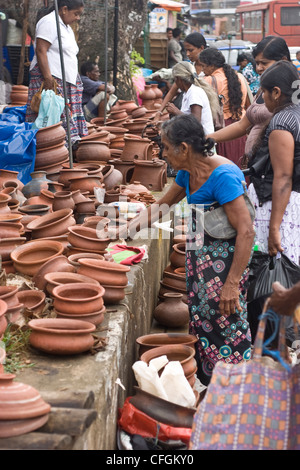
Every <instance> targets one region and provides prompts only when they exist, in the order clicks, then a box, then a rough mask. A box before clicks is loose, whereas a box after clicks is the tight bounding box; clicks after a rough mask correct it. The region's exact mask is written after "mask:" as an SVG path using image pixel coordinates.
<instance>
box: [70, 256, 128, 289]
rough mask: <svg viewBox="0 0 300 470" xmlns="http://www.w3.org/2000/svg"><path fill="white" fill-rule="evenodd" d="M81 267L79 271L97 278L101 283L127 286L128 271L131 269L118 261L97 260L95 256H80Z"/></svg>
mask: <svg viewBox="0 0 300 470" xmlns="http://www.w3.org/2000/svg"><path fill="white" fill-rule="evenodd" d="M78 262H79V264H80V267H79V268H78V269H77V272H78V273H80V274H84V275H85V276H89V277H91V278H93V279H96V280H97V281H98V282H100V284H101V285H104V284H106V285H109V286H123V288H124V286H127V284H128V279H127V275H126V273H128V272H129V271H130V267H129V266H125V265H124V264H119V263H116V262H111V261H105V260H97V259H93V258H80V259H79V260H78Z"/></svg>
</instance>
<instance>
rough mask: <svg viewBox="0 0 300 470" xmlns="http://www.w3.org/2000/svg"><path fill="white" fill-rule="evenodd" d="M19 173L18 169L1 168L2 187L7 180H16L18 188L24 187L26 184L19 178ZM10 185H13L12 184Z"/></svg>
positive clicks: (0, 179) (0, 186)
mask: <svg viewBox="0 0 300 470" xmlns="http://www.w3.org/2000/svg"><path fill="white" fill-rule="evenodd" d="M18 174H19V172H18V171H12V170H3V169H0V188H3V187H4V183H5V182H6V181H10V182H11V181H15V182H16V183H17V184H18V188H19V189H22V188H23V186H24V184H23V183H22V181H20V180H19V179H18ZM10 186H12V185H11V184H10Z"/></svg>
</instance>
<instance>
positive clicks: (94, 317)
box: [55, 306, 106, 326]
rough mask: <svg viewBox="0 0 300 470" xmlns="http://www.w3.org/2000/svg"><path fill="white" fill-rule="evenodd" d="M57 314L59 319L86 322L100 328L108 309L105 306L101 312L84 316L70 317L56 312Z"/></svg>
mask: <svg viewBox="0 0 300 470" xmlns="http://www.w3.org/2000/svg"><path fill="white" fill-rule="evenodd" d="M55 313H56V316H57V318H67V319H71V320H84V321H87V322H89V323H92V324H93V325H96V326H98V325H100V324H101V323H102V322H103V320H104V315H105V313H106V308H105V306H104V307H103V308H102V309H101V310H99V312H94V313H88V314H82V315H70V314H68V313H62V312H57V311H55Z"/></svg>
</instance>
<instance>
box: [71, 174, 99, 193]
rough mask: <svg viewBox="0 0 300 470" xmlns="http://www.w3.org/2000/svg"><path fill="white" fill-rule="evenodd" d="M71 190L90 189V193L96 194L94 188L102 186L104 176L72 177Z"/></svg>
mask: <svg viewBox="0 0 300 470" xmlns="http://www.w3.org/2000/svg"><path fill="white" fill-rule="evenodd" d="M69 181H70V186H69V189H70V191H76V190H77V189H80V190H81V191H88V192H89V193H90V194H94V188H101V187H102V181H103V177H101V176H93V175H86V176H83V177H81V178H70V180H69Z"/></svg>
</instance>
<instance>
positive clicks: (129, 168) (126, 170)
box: [113, 158, 134, 184]
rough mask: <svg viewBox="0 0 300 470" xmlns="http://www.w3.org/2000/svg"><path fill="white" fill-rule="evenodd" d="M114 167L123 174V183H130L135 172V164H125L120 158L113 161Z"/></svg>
mask: <svg viewBox="0 0 300 470" xmlns="http://www.w3.org/2000/svg"><path fill="white" fill-rule="evenodd" d="M113 165H114V167H115V168H116V169H117V170H119V171H120V172H121V173H122V175H123V179H122V183H123V184H126V183H129V181H130V180H131V178H132V174H133V172H134V162H125V161H123V160H121V159H119V158H115V159H114V160H113Z"/></svg>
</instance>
